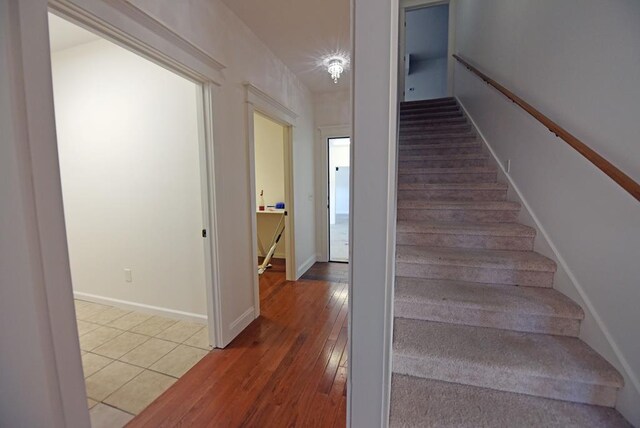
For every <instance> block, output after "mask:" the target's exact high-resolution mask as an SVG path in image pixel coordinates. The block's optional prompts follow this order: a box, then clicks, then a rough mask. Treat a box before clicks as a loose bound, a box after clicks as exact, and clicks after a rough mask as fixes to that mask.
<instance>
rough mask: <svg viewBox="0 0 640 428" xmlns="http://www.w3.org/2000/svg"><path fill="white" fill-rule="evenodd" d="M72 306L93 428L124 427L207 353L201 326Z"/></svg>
mask: <svg viewBox="0 0 640 428" xmlns="http://www.w3.org/2000/svg"><path fill="white" fill-rule="evenodd" d="M75 306H76V317H77V321H78V335H79V336H80V349H81V352H82V367H83V370H84V376H85V383H86V387H87V405H88V406H89V409H90V415H91V423H92V427H93V428H115V427H121V426H124V425H125V424H126V423H127V422H128V421H129V420H131V418H132V417H133V415H137V414H138V413H140V412H141V411H142V410H143V409H144V408H145V407H147V406H148V405H149V404H151V402H152V401H153V400H155V399H156V398H157V397H158V396H159V395H160V394H162V393H163V392H164V391H165V390H166V389H167V388H169V387H170V386H171V385H172V384H173V383H174V382H175V381H176V380H177V379H178V378H179V377H180V376H182V375H184V374H185V373H186V372H187V371H188V370H189V369H190V368H191V367H193V366H194V365H195V364H196V363H197V362H198V361H200V360H201V359H202V358H203V357H204V356H205V355H206V354H207V352H208V351H209V335H208V330H207V327H206V326H205V324H200V323H194V322H187V321H179V320H174V319H170V318H164V317H160V316H154V315H148V314H144V313H142V312H135V311H127V310H123V309H120V308H115V307H112V306H106V305H99V304H97V303H92V302H87V301H83V300H76V301H75Z"/></svg>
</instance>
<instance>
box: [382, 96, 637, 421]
mask: <svg viewBox="0 0 640 428" xmlns="http://www.w3.org/2000/svg"><path fill="white" fill-rule="evenodd" d="M507 189H508V188H507V185H506V184H504V183H500V182H498V181H497V169H496V167H495V165H493V164H492V162H491V161H490V156H489V154H488V152H487V151H486V149H485V148H484V146H483V144H482V142H481V141H480V139H479V138H478V137H477V135H476V133H475V132H474V129H473V128H472V125H471V124H470V123H469V122H468V121H467V119H466V117H465V116H464V113H463V112H462V110H461V109H460V108H459V106H458V105H457V103H456V101H455V99H453V98H446V99H438V100H430V101H418V102H406V103H402V105H401V109H400V149H399V164H398V213H397V214H398V215H397V217H398V221H397V253H396V286H395V301H394V307H395V309H394V311H395V321H394V344H393V348H394V352H393V372H394V374H393V381H392V396H391V421H390V425H391V426H392V427H507V426H513V427H524V426H527V427H528V426H530V427H568V426H572V427H583V426H584V427H587V426H590V427H627V426H629V425H628V423H627V422H626V421H625V420H624V418H623V417H622V416H621V415H620V414H619V413H618V412H617V411H615V410H614V409H613V408H612V407H613V406H614V405H615V402H616V394H617V391H618V389H619V388H621V387H622V386H623V380H622V377H621V376H620V374H619V373H618V372H617V371H616V369H615V368H614V367H612V366H611V365H610V364H609V363H608V362H607V361H605V360H604V359H603V358H602V357H600V356H599V355H598V354H597V353H596V352H595V351H594V350H593V349H591V348H590V347H589V346H588V345H586V344H585V343H584V342H582V341H581V340H580V339H578V337H577V336H578V333H579V330H580V322H581V320H582V318H583V312H582V309H581V308H580V307H579V306H578V305H577V304H575V303H574V302H573V301H571V300H570V299H569V298H567V297H566V296H564V295H563V294H561V293H559V292H558V291H556V290H554V289H553V288H552V287H553V277H554V273H555V271H556V265H555V263H554V262H553V261H552V260H550V259H548V258H546V257H544V256H542V255H540V254H538V253H536V252H534V251H533V241H534V238H535V231H534V229H532V228H530V227H527V226H524V225H522V224H519V223H518V222H517V221H518V220H517V219H518V213H519V211H520V204H519V203H517V202H513V201H508V200H507Z"/></svg>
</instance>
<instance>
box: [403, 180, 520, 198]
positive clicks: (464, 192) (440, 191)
mask: <svg viewBox="0 0 640 428" xmlns="http://www.w3.org/2000/svg"><path fill="white" fill-rule="evenodd" d="M507 190H508V186H507V185H506V184H504V183H457V184H428V183H399V184H398V200H399V201H401V200H416V199H434V200H449V201H504V200H505V199H506V198H507Z"/></svg>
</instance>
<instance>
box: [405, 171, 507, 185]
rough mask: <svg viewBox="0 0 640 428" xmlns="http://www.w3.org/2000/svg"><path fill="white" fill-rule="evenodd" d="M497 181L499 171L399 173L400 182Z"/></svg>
mask: <svg viewBox="0 0 640 428" xmlns="http://www.w3.org/2000/svg"><path fill="white" fill-rule="evenodd" d="M496 181H497V173H495V172H481V173H469V174H463V173H459V174H458V173H456V174H444V173H433V174H400V175H398V182H399V183H495V182H496Z"/></svg>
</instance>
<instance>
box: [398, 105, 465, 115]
mask: <svg viewBox="0 0 640 428" xmlns="http://www.w3.org/2000/svg"><path fill="white" fill-rule="evenodd" d="M445 112H456V113H461V112H462V110H460V107H459V106H458V105H456V104H449V105H446V104H443V105H436V106H426V107H416V108H412V109H400V116H401V117H409V116H413V115H423V114H431V113H445Z"/></svg>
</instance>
